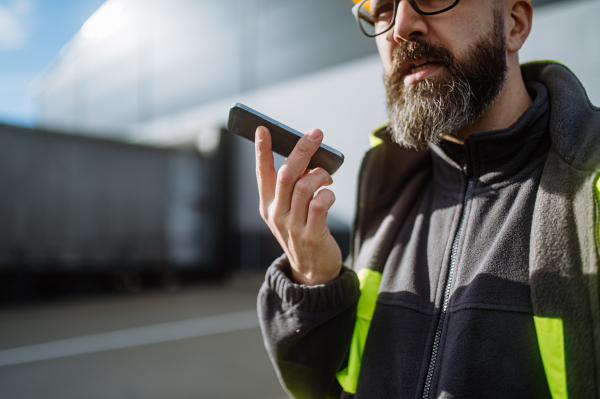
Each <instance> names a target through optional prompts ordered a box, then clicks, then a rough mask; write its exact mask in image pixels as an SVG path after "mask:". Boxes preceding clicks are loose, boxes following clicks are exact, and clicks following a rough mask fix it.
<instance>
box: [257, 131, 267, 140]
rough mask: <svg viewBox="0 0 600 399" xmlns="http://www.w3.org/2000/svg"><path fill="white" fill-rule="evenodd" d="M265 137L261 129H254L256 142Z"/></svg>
mask: <svg viewBox="0 0 600 399" xmlns="http://www.w3.org/2000/svg"><path fill="white" fill-rule="evenodd" d="M264 137H265V131H264V130H262V129H261V128H258V129H256V140H258V141H261V140H262V139H263V138H264Z"/></svg>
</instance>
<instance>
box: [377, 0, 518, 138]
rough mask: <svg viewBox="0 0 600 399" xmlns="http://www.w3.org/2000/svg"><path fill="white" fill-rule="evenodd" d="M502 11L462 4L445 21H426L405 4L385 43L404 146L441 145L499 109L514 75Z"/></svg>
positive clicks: (394, 122) (480, 1)
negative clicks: (510, 73) (487, 111)
mask: <svg viewBox="0 0 600 399" xmlns="http://www.w3.org/2000/svg"><path fill="white" fill-rule="evenodd" d="M386 1H387V0H378V1H373V3H377V2H378V3H380V4H381V3H385V2H386ZM501 4H502V3H501V2H500V1H497V0H462V1H461V2H460V3H459V4H458V5H457V6H456V7H455V8H453V9H451V10H449V11H447V12H445V13H442V14H438V15H432V16H422V15H419V14H418V13H417V12H416V11H415V10H414V9H413V8H412V7H411V6H410V4H409V3H408V1H407V0H401V1H400V3H399V5H398V11H397V15H396V20H395V26H394V27H393V28H392V30H391V31H390V32H388V33H387V34H383V35H381V36H378V37H377V46H378V49H379V53H380V56H381V58H382V61H383V64H384V72H385V74H384V82H385V86H386V91H387V102H388V110H389V113H390V119H391V125H390V127H391V129H392V132H393V137H394V139H395V140H396V142H398V143H399V144H401V145H404V146H406V147H410V148H422V147H425V146H426V145H427V143H437V142H438V141H439V136H440V135H443V134H445V135H456V133H457V131H458V130H459V129H461V128H463V127H465V126H467V125H470V124H472V123H473V122H475V121H476V120H477V119H479V118H480V117H481V115H482V114H483V112H484V111H485V109H486V108H487V107H489V106H490V105H491V104H492V103H493V101H494V99H495V98H496V97H497V95H498V93H499V92H500V90H501V89H502V86H503V84H504V80H505V77H506V71H507V67H506V43H505V30H504V19H503V14H502V10H501V9H500V8H499V6H501ZM374 6H375V4H374Z"/></svg>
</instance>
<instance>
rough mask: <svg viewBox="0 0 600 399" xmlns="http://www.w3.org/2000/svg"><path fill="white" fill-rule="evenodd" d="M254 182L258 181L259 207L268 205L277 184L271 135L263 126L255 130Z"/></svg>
mask: <svg viewBox="0 0 600 399" xmlns="http://www.w3.org/2000/svg"><path fill="white" fill-rule="evenodd" d="M254 142H255V145H254V148H255V150H256V180H257V181H258V193H259V194H260V202H261V206H263V205H267V206H268V205H269V204H270V203H271V202H273V199H274V198H275V186H276V184H277V172H275V166H274V161H273V152H272V151H271V133H270V132H269V129H267V128H266V127H264V126H259V127H258V128H257V129H256V135H255V140H254Z"/></svg>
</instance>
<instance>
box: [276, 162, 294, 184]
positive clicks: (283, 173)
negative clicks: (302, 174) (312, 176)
mask: <svg viewBox="0 0 600 399" xmlns="http://www.w3.org/2000/svg"><path fill="white" fill-rule="evenodd" d="M277 180H278V181H279V183H280V184H282V185H284V186H287V185H290V184H292V181H293V180H292V173H291V172H290V170H289V168H288V167H286V165H284V166H282V167H281V168H280V169H279V173H278V174H277Z"/></svg>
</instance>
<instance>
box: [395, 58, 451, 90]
mask: <svg viewBox="0 0 600 399" xmlns="http://www.w3.org/2000/svg"><path fill="white" fill-rule="evenodd" d="M441 67H442V64H440V63H438V62H435V61H432V60H417V61H411V62H407V63H406V64H405V65H404V66H403V68H402V69H403V71H402V72H403V75H404V85H405V86H410V85H411V84H413V83H416V82H419V81H421V80H424V79H426V78H428V77H430V76H431V75H433V74H434V73H436V72H437V71H438V70H439V69H440V68H441Z"/></svg>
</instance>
